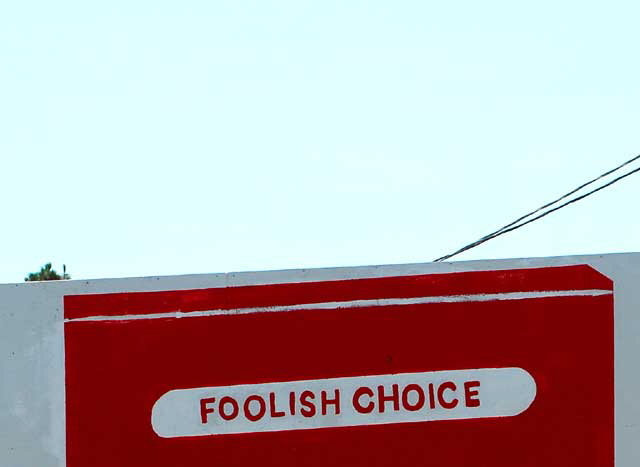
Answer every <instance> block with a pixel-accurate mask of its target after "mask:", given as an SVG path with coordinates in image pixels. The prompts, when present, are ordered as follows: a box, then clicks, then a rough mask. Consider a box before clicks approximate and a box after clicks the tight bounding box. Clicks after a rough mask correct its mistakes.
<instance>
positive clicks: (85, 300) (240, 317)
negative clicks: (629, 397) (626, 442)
mask: <svg viewBox="0 0 640 467" xmlns="http://www.w3.org/2000/svg"><path fill="white" fill-rule="evenodd" d="M612 288H613V286H612V283H611V281H610V280H609V279H607V278H606V277H604V276H602V275H601V274H599V273H598V272H597V271H595V270H594V269H592V268H591V267H589V266H568V267H556V268H542V269H522V270H508V271H481V272H463V273H450V274H430V275H417V276H416V275H414V276H399V277H382V278H372V279H350V280H334V281H324V282H297V283H295V282H293V283H284V284H268V285H252V286H241V287H221V288H211V289H198V290H180V291H163V292H144V293H118V294H101V295H77V296H67V297H65V321H66V322H65V346H66V388H67V389H66V390H67V396H66V407H67V465H68V467H86V466H92V467H107V466H109V467H113V466H120V467H134V466H135V467H139V466H142V465H153V466H154V467H176V466H181V467H198V466H209V465H223V466H225V467H228V466H242V467H246V466H255V465H261V466H278V467H288V466H310V467H313V466H327V465H333V466H336V465H337V466H347V465H348V466H353V465H366V466H398V467H403V466H417V465H420V466H444V465H446V466H448V467H463V466H465V467H466V466H470V465H490V466H492V467H513V466H521V467H525V466H530V467H534V466H535V467H540V466H541V465H551V466H563V467H566V466H580V467H596V466H597V467H606V466H610V467H612V466H613V465H614V454H613V451H614V446H613V445H614V425H613V422H614V418H613V417H614V415H613V409H614V393H613V388H614V383H613V377H614V375H613V348H614V345H613V294H612Z"/></svg>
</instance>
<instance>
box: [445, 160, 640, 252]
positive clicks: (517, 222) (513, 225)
mask: <svg viewBox="0 0 640 467" xmlns="http://www.w3.org/2000/svg"><path fill="white" fill-rule="evenodd" d="M638 159H640V155H638V156H636V157H634V158H632V159H629V160H628V161H626V162H625V163H624V164H621V165H619V166H618V167H616V168H614V169H611V170H609V171H607V172H605V173H603V174H602V175H600V176H598V177H596V178H594V179H593V180H590V181H588V182H586V183H583V184H582V185H580V186H579V187H577V188H575V189H573V190H571V191H570V192H568V193H566V194H564V195H562V196H561V197H560V198H558V199H556V200H554V201H552V202H550V203H547V204H545V205H544V206H541V207H539V208H538V209H536V210H534V211H531V212H530V213H528V214H525V215H524V216H522V217H519V218H518V219H516V220H515V221H513V222H510V223H509V224H507V225H505V226H504V227H501V228H499V229H498V230H496V231H494V232H491V233H490V234H487V235H485V236H484V237H482V238H480V239H478V240H476V241H475V242H472V243H469V244H468V245H465V246H463V247H462V248H460V249H459V250H456V251H454V252H453V253H450V254H448V255H445V256H441V257H440V258H437V259H435V260H434V262H438V261H444V260H446V259H449V258H451V257H453V256H456V255H458V254H460V253H462V252H464V251H467V250H470V249H472V248H475V247H477V246H478V245H481V244H483V243H485V242H488V241H489V240H492V239H494V238H496V237H499V236H500V235H504V234H506V233H508V232H512V231H514V230H517V229H519V228H520V227H524V226H525V225H527V224H530V223H531V222H534V221H537V220H538V219H541V218H543V217H545V216H548V215H549V214H551V213H552V212H555V211H558V210H559V209H562V208H564V207H565V206H568V205H570V204H573V203H575V202H577V201H580V200H582V199H584V198H586V197H588V196H591V195H592V194H594V193H597V192H598V191H600V190H603V189H605V188H607V187H608V186H611V185H613V184H614V183H617V182H619V181H620V180H622V179H624V178H627V177H628V176H630V175H633V174H635V173H637V172H640V167H639V168H637V169H634V170H632V171H631V172H628V173H626V174H624V175H621V176H619V177H618V178H615V179H614V180H611V181H610V182H608V183H606V184H604V185H602V186H600V187H598V188H596V189H595V190H591V191H590V192H588V193H585V194H584V195H580V196H578V197H576V198H573V199H571V200H569V201H567V202H565V203H563V204H561V205H560V206H556V207H555V208H553V209H549V210H548V211H545V212H543V213H542V214H539V215H537V216H535V217H533V218H531V219H529V220H527V221H526V222H522V221H523V220H524V219H526V218H528V217H531V216H533V215H534V214H537V213H539V212H540V211H543V210H544V209H546V208H548V207H550V206H553V205H554V204H556V203H558V202H560V201H562V200H563V199H566V198H568V197H569V196H571V195H573V194H575V193H576V192H578V191H580V190H582V189H583V188H585V187H587V186H589V185H591V184H593V183H595V182H597V181H598V180H600V179H602V178H604V177H606V176H607V175H611V174H612V173H614V172H616V171H618V170H620V169H622V168H623V167H625V166H627V165H629V164H631V163H632V162H634V161H636V160H638Z"/></svg>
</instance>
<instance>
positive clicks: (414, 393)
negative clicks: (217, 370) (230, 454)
mask: <svg viewBox="0 0 640 467" xmlns="http://www.w3.org/2000/svg"><path fill="white" fill-rule="evenodd" d="M535 397H536V383H535V380H534V379H533V377H532V376H531V375H530V374H529V373H528V372H527V371H525V370H523V369H522V368H480V369H473V370H451V371H434V372H424V373H401V374H390V375H375V376H356V377H346V378H330V379H317V380H305V381H288V382H278V383H264V384H243V385H236V386H217V387H207V388H194V389H177V390H173V391H169V392H167V393H165V394H164V395H163V396H162V397H160V399H158V401H157V402H156V403H155V404H154V406H153V409H152V414H151V425H152V427H153V430H154V431H155V433H156V434H157V435H158V436H161V437H163V438H175V437H186V436H206V435H224V434H235V433H254V432H267V431H288V430H307V429H315V428H331V427H347V426H361V425H381V424H387V423H411V422H426V421H437V420H464V419H472V418H493V417H512V416H514V415H518V414H520V413H522V412H524V411H525V410H527V408H529V406H530V405H531V403H532V402H533V400H534V399H535ZM221 403H222V404H221Z"/></svg>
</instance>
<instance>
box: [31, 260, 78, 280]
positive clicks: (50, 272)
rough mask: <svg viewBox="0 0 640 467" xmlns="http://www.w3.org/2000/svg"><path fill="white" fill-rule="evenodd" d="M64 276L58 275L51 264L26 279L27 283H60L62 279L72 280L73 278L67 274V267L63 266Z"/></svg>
mask: <svg viewBox="0 0 640 467" xmlns="http://www.w3.org/2000/svg"><path fill="white" fill-rule="evenodd" d="M62 270H63V272H62V275H60V274H58V273H57V272H56V271H55V269H53V268H52V267H51V263H47V264H45V265H44V266H42V267H41V268H40V271H38V272H32V273H30V274H29V275H28V276H27V277H25V278H24V280H25V281H26V282H32V281H59V280H61V279H71V276H70V275H69V274H67V266H66V265H63V266H62Z"/></svg>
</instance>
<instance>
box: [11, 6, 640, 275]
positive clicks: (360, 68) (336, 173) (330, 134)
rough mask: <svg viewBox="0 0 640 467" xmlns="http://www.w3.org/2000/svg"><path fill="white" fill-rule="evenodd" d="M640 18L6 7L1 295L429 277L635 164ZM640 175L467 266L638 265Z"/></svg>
mask: <svg viewBox="0 0 640 467" xmlns="http://www.w3.org/2000/svg"><path fill="white" fill-rule="evenodd" d="M638 18H640V3H638V2H634V1H628V2H616V1H607V2H604V1H603V2H585V1H566V2H559V1H557V0H556V1H536V2H529V3H528V4H526V5H525V4H523V2H513V1H504V2H495V1H484V2H425V1H395V2H381V1H367V2H364V1H340V2H338V1H327V0H325V1H315V2H305V1H301V0H297V1H266V0H265V1H252V2H242V1H233V2H231V1H229V2H226V1H225V2H222V1H200V2H196V1H180V2H166V1H157V0H154V1H142V0H141V1H136V2H132V1H110V2H100V3H98V2H86V1H67V0H60V1H56V2H51V1H46V2H44V1H42V2H33V1H25V0H22V1H19V2H17V1H16V2H4V3H3V5H2V6H1V7H0V161H1V167H2V170H1V172H0V174H1V183H0V195H1V196H2V199H3V201H4V202H3V204H2V206H3V208H2V221H3V223H2V227H3V228H2V230H1V231H0V232H1V233H0V240H1V245H2V246H1V247H0V282H13V281H21V280H22V279H23V277H24V276H25V275H26V273H28V272H30V271H33V270H36V269H38V267H39V266H40V265H42V264H43V263H45V262H46V261H52V262H53V263H54V266H55V267H56V268H60V269H61V267H62V263H63V262H64V263H66V264H67V265H68V268H69V272H70V273H71V275H72V276H73V277H74V278H95V277H122V276H134V275H156V274H182V273H201V272H222V271H230V270H262V269H280V268H294V267H316V266H345V265H365V264H381V263H403V262H422V261H429V260H432V259H433V258H435V257H437V256H441V255H443V254H445V253H448V252H450V251H451V250H454V249H456V248H458V247H459V246H462V245H463V244H465V243H468V242H470V241H472V240H475V239H476V238H477V237H479V236H481V235H484V234H486V233H487V232H489V231H491V230H493V229H494V228H496V227H499V226H501V225H503V224H505V223H507V222H508V221H510V220H512V218H514V217H518V216H519V215H520V214H522V213H524V212H526V211H528V210H530V209H533V208H536V207H537V206H539V205H540V204H542V203H543V202H545V201H548V200H550V199H552V198H554V197H555V196H558V195H560V194H562V193H564V192H565V191H567V190H568V189H570V188H572V187H574V186H575V185H578V184H580V183H581V182H583V181H585V180H586V179H588V178H590V177H593V176H595V175H598V174H600V173H601V172H604V171H605V170H607V169H609V168H611V167H613V166H614V165H617V164H618V163H620V162H622V161H624V160H626V159H629V158H631V157H632V156H634V155H636V154H637V153H640V131H639V128H640V125H639V124H640V64H639V63H640V61H639V60H638V50H639V48H640V47H639V46H640V29H639V28H638V26H637V24H638ZM638 200H640V175H638V176H637V177H634V178H630V179H628V180H626V181H623V182H621V183H620V184H618V185H616V186H615V187H612V189H610V190H607V191H605V192H603V193H601V194H599V195H597V196H596V197H594V198H591V199H589V200H586V201H584V202H583V203H581V204H579V205H575V206H573V207H569V208H567V209H565V210H563V211H561V212H559V213H557V214H554V215H552V216H550V217H548V218H546V219H545V220H543V221H541V222H539V223H536V224H533V225H531V226H529V227H527V228H525V229H522V230H520V231H518V232H514V233H512V234H510V235H507V236H505V237H502V238H500V239H496V240H494V241H493V242H490V243H488V244H486V245H484V246H482V247H479V248H477V249H476V250H473V251H471V252H468V253H465V254H463V255H461V256H460V257H458V258H457V259H460V260H463V259H475V258H494V257H523V256H549V255H562V254H575V253H602V252H619V251H638V250H640V216H638V208H637V204H638Z"/></svg>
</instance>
